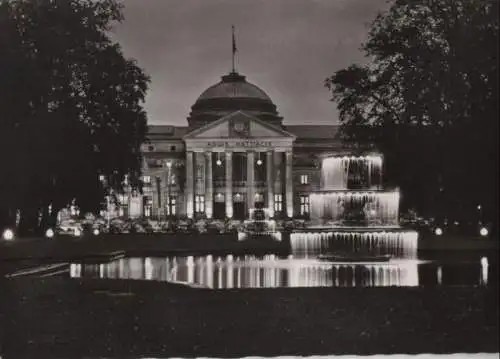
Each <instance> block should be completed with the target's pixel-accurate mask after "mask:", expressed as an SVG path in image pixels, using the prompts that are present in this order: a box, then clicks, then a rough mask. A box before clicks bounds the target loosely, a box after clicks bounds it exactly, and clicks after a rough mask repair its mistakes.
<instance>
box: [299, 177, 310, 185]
mask: <svg viewBox="0 0 500 359" xmlns="http://www.w3.org/2000/svg"><path fill="white" fill-rule="evenodd" d="M308 183H309V176H308V175H300V184H308Z"/></svg>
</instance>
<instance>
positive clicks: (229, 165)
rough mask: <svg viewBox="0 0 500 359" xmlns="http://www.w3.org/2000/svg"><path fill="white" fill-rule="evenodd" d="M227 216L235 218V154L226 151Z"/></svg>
mask: <svg viewBox="0 0 500 359" xmlns="http://www.w3.org/2000/svg"><path fill="white" fill-rule="evenodd" d="M226 217H227V218H233V154H232V152H226Z"/></svg>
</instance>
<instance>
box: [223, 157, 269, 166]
mask: <svg viewBox="0 0 500 359" xmlns="http://www.w3.org/2000/svg"><path fill="white" fill-rule="evenodd" d="M262 163H263V162H262V160H261V159H260V158H259V159H258V160H257V166H261V165H262ZM215 164H216V165H217V166H222V160H221V159H220V158H219V159H217V161H215Z"/></svg>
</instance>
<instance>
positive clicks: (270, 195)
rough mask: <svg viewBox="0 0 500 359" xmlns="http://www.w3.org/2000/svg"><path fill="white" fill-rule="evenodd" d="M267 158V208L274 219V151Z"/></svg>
mask: <svg viewBox="0 0 500 359" xmlns="http://www.w3.org/2000/svg"><path fill="white" fill-rule="evenodd" d="M266 155H267V157H266V182H267V207H268V208H269V215H270V216H271V218H272V217H274V176H273V174H274V156H273V151H267V154H266Z"/></svg>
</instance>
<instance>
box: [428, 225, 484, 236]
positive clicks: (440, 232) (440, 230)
mask: <svg viewBox="0 0 500 359" xmlns="http://www.w3.org/2000/svg"><path fill="white" fill-rule="evenodd" d="M443 233H444V231H443V230H442V229H441V228H440V227H436V229H435V230H434V234H435V235H436V236H442V235H443ZM479 234H480V235H481V236H483V237H486V236H487V235H488V234H489V231H488V228H486V227H481V229H480V230H479Z"/></svg>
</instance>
